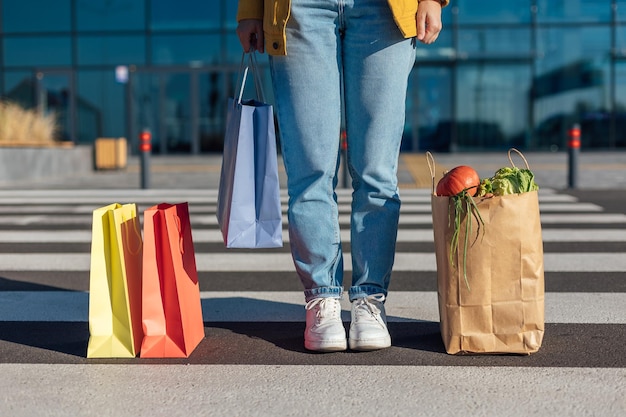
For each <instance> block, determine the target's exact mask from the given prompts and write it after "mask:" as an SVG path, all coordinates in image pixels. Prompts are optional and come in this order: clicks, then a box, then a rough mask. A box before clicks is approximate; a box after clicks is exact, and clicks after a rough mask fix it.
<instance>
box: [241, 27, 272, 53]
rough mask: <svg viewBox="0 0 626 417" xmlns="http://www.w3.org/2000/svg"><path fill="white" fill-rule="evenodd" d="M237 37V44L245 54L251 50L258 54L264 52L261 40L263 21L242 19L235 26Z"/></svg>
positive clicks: (262, 40) (263, 43)
mask: <svg viewBox="0 0 626 417" xmlns="http://www.w3.org/2000/svg"><path fill="white" fill-rule="evenodd" d="M236 32H237V37H238V38H239V43H241V46H242V47H243V50H244V51H245V52H250V51H251V50H253V49H254V50H257V51H259V52H260V53H263V52H264V45H265V42H264V39H263V21H262V20H257V19H244V20H241V21H240V22H239V24H238V25H237V31H236Z"/></svg>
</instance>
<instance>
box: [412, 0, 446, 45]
mask: <svg viewBox="0 0 626 417" xmlns="http://www.w3.org/2000/svg"><path fill="white" fill-rule="evenodd" d="M416 25H417V39H418V40H419V41H420V42H422V43H425V44H431V43H433V42H435V40H437V37H439V32H441V28H442V24H441V5H440V4H439V2H436V1H421V2H420V4H419V8H418V10H417V16H416Z"/></svg>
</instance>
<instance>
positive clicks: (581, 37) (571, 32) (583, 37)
mask: <svg viewBox="0 0 626 417" xmlns="http://www.w3.org/2000/svg"><path fill="white" fill-rule="evenodd" d="M537 38H538V45H537V49H538V53H539V57H540V58H539V59H538V60H537V65H538V70H539V72H540V73H541V72H545V71H550V70H553V69H557V68H562V67H563V66H565V65H568V64H571V63H573V62H576V61H580V60H582V59H585V60H592V61H603V60H608V59H609V56H610V52H611V40H610V39H611V38H610V29H609V28H608V27H584V26H583V27H576V28H571V29H559V28H552V29H540V30H538V33H537ZM564 45H567V47H564Z"/></svg>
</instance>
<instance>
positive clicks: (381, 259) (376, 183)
mask: <svg viewBox="0 0 626 417" xmlns="http://www.w3.org/2000/svg"><path fill="white" fill-rule="evenodd" d="M352 1H353V2H354V6H353V7H352V8H346V9H344V15H345V16H344V18H345V26H346V29H345V37H344V39H343V51H344V57H343V62H344V64H343V69H344V78H345V95H346V98H345V106H346V126H347V135H348V160H349V167H350V172H351V175H352V186H353V188H354V193H353V201H352V218H351V247H352V287H351V288H350V290H349V295H350V300H351V301H352V300H355V299H357V298H362V297H365V296H369V295H373V294H379V293H382V294H384V295H386V294H387V288H388V286H389V279H390V276H391V269H392V266H393V261H394V256H395V244H396V236H397V228H398V218H399V213H400V198H399V195H398V188H397V187H398V181H397V167H398V156H399V151H400V142H401V139H402V133H403V131H404V121H405V101H406V90H407V83H408V77H409V73H410V72H411V69H412V68H413V63H414V61H415V42H414V40H413V39H404V38H403V37H402V35H401V33H400V31H399V30H398V28H397V27H396V25H395V23H394V20H393V16H392V14H391V11H390V10H389V7H388V5H387V2H384V1H383V2H381V1H378V0H352Z"/></svg>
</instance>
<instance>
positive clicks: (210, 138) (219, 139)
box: [198, 71, 229, 152]
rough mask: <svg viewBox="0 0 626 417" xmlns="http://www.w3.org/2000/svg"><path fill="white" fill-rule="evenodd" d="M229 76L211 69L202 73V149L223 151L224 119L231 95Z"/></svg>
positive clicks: (200, 124) (200, 126)
mask: <svg viewBox="0 0 626 417" xmlns="http://www.w3.org/2000/svg"><path fill="white" fill-rule="evenodd" d="M227 79H228V78H227V77H225V75H224V73H220V72H217V71H211V72H208V73H202V74H200V78H199V90H200V97H199V98H200V120H199V126H198V128H199V129H200V132H199V137H200V150H201V151H202V152H221V151H222V148H223V144H224V121H225V120H226V106H227V102H228V97H229V88H228V84H227V82H226V81H227Z"/></svg>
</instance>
